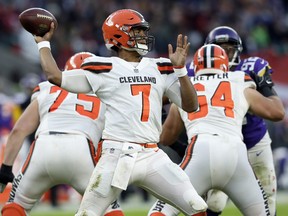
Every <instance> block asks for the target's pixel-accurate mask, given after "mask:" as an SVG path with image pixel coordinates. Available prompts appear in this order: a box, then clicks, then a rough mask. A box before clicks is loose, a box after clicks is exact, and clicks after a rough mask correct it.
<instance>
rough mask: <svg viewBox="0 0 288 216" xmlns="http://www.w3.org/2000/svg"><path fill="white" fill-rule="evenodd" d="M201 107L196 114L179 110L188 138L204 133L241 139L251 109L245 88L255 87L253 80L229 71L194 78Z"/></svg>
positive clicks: (240, 73) (192, 79) (243, 74)
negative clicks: (244, 120)
mask: <svg viewBox="0 0 288 216" xmlns="http://www.w3.org/2000/svg"><path fill="white" fill-rule="evenodd" d="M191 81H192V83H193V85H194V87H195V89H196V91H197V95H198V101H199V108H198V110H197V111H196V112H194V113H187V112H185V111H183V110H182V109H179V111H180V115H181V118H182V120H183V122H184V124H185V127H186V129H187V135H188V139H189V140H191V138H192V137H193V136H194V135H197V134H202V133H204V134H205V133H206V134H207V133H210V134H227V135H231V136H234V137H235V138H236V137H238V138H241V139H243V136H242V132H241V129H242V121H243V118H244V116H245V114H246V113H247V111H248V109H249V105H248V102H247V100H246V98H245V96H244V89H245V88H248V87H251V88H255V86H256V85H255V83H254V81H253V80H252V79H251V78H250V76H248V75H245V73H244V72H240V71H237V72H233V73H232V72H228V73H223V74H215V75H209V76H196V77H192V78H191Z"/></svg>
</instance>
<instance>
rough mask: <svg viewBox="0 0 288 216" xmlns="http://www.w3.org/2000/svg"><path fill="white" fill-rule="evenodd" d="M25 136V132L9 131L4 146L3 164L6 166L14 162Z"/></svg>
mask: <svg viewBox="0 0 288 216" xmlns="http://www.w3.org/2000/svg"><path fill="white" fill-rule="evenodd" d="M25 137H26V136H25V134H24V133H21V132H20V131H12V132H11V134H10V135H9V137H8V140H7V144H6V147H5V151H4V153H5V154H4V160H3V164H5V165H8V166H12V165H13V164H14V161H15V159H16V157H17V155H18V153H19V151H20V149H21V147H22V144H23V142H24V139H25Z"/></svg>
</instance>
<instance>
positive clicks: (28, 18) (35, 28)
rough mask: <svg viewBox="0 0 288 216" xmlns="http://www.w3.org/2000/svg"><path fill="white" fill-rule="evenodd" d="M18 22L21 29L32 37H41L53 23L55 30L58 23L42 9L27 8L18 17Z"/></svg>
mask: <svg viewBox="0 0 288 216" xmlns="http://www.w3.org/2000/svg"><path fill="white" fill-rule="evenodd" d="M19 21H20V23H21V25H22V26H23V28H24V29H25V30H26V31H28V32H30V33H31V34H33V35H37V36H43V35H45V34H46V33H47V32H48V31H49V30H50V25H51V23H52V22H54V25H55V29H56V28H57V26H58V22H57V20H56V18H55V17H54V16H53V14H52V13H50V12H49V11H47V10H45V9H43V8H29V9H27V10H25V11H23V12H22V13H21V14H20V15H19Z"/></svg>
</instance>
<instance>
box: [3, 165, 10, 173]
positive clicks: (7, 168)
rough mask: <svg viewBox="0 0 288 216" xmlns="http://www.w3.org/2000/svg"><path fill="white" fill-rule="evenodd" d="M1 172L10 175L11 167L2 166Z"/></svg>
mask: <svg viewBox="0 0 288 216" xmlns="http://www.w3.org/2000/svg"><path fill="white" fill-rule="evenodd" d="M1 170H2V171H3V172H8V173H10V172H12V166H8V165H5V164H2V165H1Z"/></svg>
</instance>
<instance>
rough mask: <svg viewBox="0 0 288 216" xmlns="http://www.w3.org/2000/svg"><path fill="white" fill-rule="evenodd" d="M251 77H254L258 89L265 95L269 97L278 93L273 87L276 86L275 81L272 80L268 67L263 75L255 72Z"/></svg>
mask: <svg viewBox="0 0 288 216" xmlns="http://www.w3.org/2000/svg"><path fill="white" fill-rule="evenodd" d="M251 77H252V78H253V80H254V81H255V83H256V85H257V91H259V92H260V93H261V94H262V95H263V96H265V97H269V96H274V95H277V93H276V92H275V90H274V89H273V88H272V87H273V86H274V83H273V81H272V77H271V74H270V72H269V70H268V68H267V69H266V71H265V73H264V74H263V76H259V75H257V74H253V76H251Z"/></svg>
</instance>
